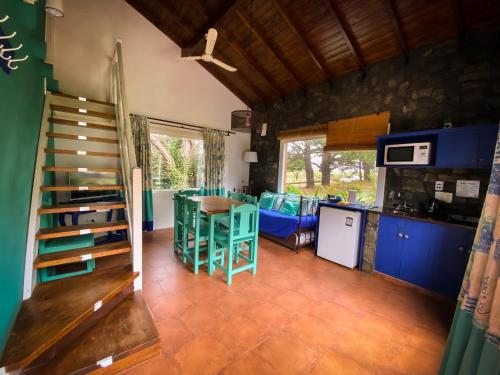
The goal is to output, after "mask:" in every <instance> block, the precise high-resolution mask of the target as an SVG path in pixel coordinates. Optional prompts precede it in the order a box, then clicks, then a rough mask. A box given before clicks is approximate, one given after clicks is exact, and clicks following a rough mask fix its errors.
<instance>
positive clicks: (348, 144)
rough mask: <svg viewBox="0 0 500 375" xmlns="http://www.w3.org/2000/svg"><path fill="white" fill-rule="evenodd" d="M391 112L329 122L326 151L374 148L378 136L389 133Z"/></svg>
mask: <svg viewBox="0 0 500 375" xmlns="http://www.w3.org/2000/svg"><path fill="white" fill-rule="evenodd" d="M389 116H390V112H380V113H376V114H371V115H365V116H358V117H352V118H347V119H341V120H336V121H330V122H328V132H327V134H326V145H325V147H324V151H348V150H373V149H376V148H377V137H378V136H380V135H384V134H387V131H388V127H389Z"/></svg>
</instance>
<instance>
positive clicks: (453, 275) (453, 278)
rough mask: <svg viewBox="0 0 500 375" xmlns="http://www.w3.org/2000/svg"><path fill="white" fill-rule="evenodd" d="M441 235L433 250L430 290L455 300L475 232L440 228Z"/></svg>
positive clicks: (463, 229)
mask: <svg viewBox="0 0 500 375" xmlns="http://www.w3.org/2000/svg"><path fill="white" fill-rule="evenodd" d="M440 231H441V234H440V236H439V237H438V241H437V242H436V245H435V248H436V251H435V254H436V257H435V260H434V265H433V280H432V286H431V289H432V290H434V291H436V292H437V293H439V294H442V295H445V296H448V297H452V298H456V297H457V296H458V293H459V291H460V286H461V285H462V280H463V276H464V274H465V269H466V268H467V262H468V261H469V256H470V252H471V250H472V244H473V242H474V236H475V230H473V229H469V228H458V227H444V226H440Z"/></svg>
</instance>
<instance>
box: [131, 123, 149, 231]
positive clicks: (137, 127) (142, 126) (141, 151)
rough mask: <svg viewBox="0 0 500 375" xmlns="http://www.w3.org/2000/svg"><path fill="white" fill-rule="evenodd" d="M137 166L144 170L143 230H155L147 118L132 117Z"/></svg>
mask: <svg viewBox="0 0 500 375" xmlns="http://www.w3.org/2000/svg"><path fill="white" fill-rule="evenodd" d="M130 124H131V125H132V135H133V137H134V146H135V157H136V159H137V166H138V167H140V168H141V169H142V229H143V230H145V231H151V230H153V189H152V186H153V185H152V183H151V162H150V157H151V148H150V147H151V146H150V140H149V122H148V118H147V117H146V116H138V115H131V116H130Z"/></svg>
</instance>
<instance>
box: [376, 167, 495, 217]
mask: <svg viewBox="0 0 500 375" xmlns="http://www.w3.org/2000/svg"><path fill="white" fill-rule="evenodd" d="M489 179H490V170H486V169H459V168H455V169H451V168H443V169H440V168H387V174H386V185H385V186H386V187H385V197H384V206H387V207H392V206H394V205H395V204H398V203H400V202H401V200H403V199H404V200H406V201H407V202H408V203H409V204H411V205H412V206H413V207H414V208H417V209H418V210H419V211H420V210H422V209H423V206H422V205H423V203H424V201H425V200H427V199H429V198H431V197H434V195H435V183H436V181H443V182H444V188H443V191H444V192H450V193H453V202H452V203H451V204H446V203H442V204H441V205H440V206H441V207H442V210H444V211H447V212H452V213H457V214H461V215H468V216H476V217H479V216H480V214H481V209H482V207H483V202H484V198H485V196H486V190H487V188H488V182H489ZM457 180H479V182H480V186H479V197H478V198H461V197H456V196H455V193H456V186H457ZM398 193H401V198H398Z"/></svg>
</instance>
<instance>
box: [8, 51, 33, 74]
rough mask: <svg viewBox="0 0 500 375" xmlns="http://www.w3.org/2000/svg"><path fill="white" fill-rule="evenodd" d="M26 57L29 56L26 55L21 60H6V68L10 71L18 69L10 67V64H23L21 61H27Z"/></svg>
mask: <svg viewBox="0 0 500 375" xmlns="http://www.w3.org/2000/svg"><path fill="white" fill-rule="evenodd" d="M28 57H29V55H26V56H24V57H23V58H22V59H11V60H7V66H8V67H9V68H10V69H12V70H16V69H17V68H19V66H12V63H15V62H16V63H17V62H23V61H26V60H28Z"/></svg>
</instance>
